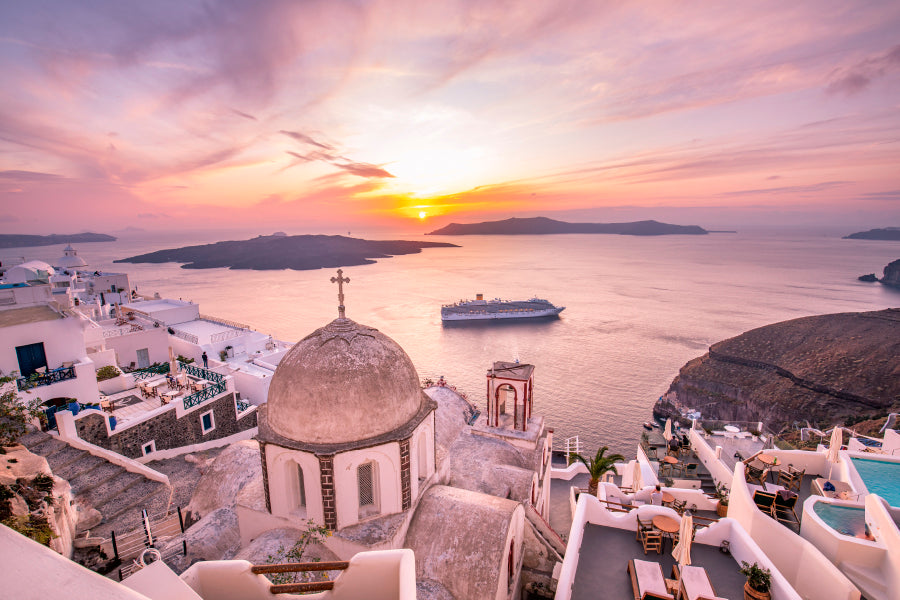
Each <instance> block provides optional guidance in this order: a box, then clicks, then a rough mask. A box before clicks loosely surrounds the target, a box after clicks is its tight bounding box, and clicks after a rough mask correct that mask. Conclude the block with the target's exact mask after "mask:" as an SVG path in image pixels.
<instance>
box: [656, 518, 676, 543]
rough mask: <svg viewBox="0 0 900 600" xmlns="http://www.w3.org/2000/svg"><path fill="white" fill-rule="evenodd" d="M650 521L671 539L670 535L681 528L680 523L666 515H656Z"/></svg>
mask: <svg viewBox="0 0 900 600" xmlns="http://www.w3.org/2000/svg"><path fill="white" fill-rule="evenodd" d="M652 523H653V526H654V527H656V528H657V529H659V530H660V531H661V532H662V534H663V535H664V536H665V537H667V538H669V539H672V536H673V535H674V534H675V533H677V532H678V530H679V529H680V528H681V523H679V522H678V521H676V520H675V519H673V518H672V517H667V516H666V515H656V516H655V517H653V521H652Z"/></svg>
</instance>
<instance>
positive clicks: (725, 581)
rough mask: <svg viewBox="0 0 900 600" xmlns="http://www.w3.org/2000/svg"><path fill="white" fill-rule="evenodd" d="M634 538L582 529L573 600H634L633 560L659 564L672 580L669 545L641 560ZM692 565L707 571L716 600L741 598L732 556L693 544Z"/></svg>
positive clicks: (630, 533)
mask: <svg viewBox="0 0 900 600" xmlns="http://www.w3.org/2000/svg"><path fill="white" fill-rule="evenodd" d="M634 535H635V532H634V531H629V530H624V529H615V528H612V527H602V526H600V525H591V524H588V525H587V526H586V527H585V530H584V539H583V542H582V545H581V554H580V559H579V562H578V569H577V571H576V573H575V581H574V583H573V585H572V600H587V599H591V600H596V599H597V598H605V599H609V600H633V598H634V593H633V592H632V588H631V578H630V577H629V576H628V571H627V568H628V561H629V560H631V559H633V558H636V559H639V560H648V561H653V562H658V563H660V565H661V566H662V571H663V575H664V576H665V577H667V578H671V577H672V565H673V564H674V563H675V560H674V559H673V558H672V543H671V541H668V540H667V541H666V543H665V548H664V550H663V553H662V554H656V553H655V552H651V553H650V554H648V555H646V556H644V550H643V547H642V546H641V544H640V542H638V541H636V540H635V539H634ZM691 564H692V565H694V566H697V567H703V568H704V569H706V572H707V574H708V575H709V578H710V580H711V581H712V584H713V588H714V589H715V592H716V594H717V595H718V596H719V597H722V598H730V599H732V600H740V599H741V598H743V597H744V582H745V581H747V579H746V578H745V577H744V576H743V575H741V574H740V573H739V572H738V569H739V568H740V565H739V564H738V563H737V562H735V560H734V559H733V558H732V557H731V556H726V555H724V554H722V553H721V552H719V548H718V547H717V546H705V545H703V544H696V543H695V544H693V545H692V546H691Z"/></svg>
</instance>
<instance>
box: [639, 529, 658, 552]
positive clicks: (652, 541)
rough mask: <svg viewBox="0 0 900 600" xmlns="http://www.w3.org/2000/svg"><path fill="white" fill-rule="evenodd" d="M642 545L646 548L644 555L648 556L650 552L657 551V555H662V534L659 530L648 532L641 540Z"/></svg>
mask: <svg viewBox="0 0 900 600" xmlns="http://www.w3.org/2000/svg"><path fill="white" fill-rule="evenodd" d="M641 544H642V545H643V546H644V554H647V552H648V551H649V550H656V553H657V554H662V545H663V536H662V533H661V532H660V531H657V530H653V531H648V532H647V533H645V534H644V536H643V538H642V539H641Z"/></svg>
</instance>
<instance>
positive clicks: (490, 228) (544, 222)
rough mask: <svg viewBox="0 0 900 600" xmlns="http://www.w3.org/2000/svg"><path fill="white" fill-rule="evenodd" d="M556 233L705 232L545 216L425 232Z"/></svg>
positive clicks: (687, 227)
mask: <svg viewBox="0 0 900 600" xmlns="http://www.w3.org/2000/svg"><path fill="white" fill-rule="evenodd" d="M557 233H612V234H617V235H706V234H707V233H709V232H708V231H706V230H705V229H703V228H702V227H699V226H697V225H670V224H669V223H660V222H659V221H635V222H633V223H567V222H565V221H557V220H555V219H549V218H547V217H531V218H526V219H522V218H517V217H513V218H511V219H506V220H504V221H485V222H482V223H451V224H449V225H447V226H446V227H442V228H440V229H436V230H435V231H432V232H430V233H428V234H426V235H549V234H557Z"/></svg>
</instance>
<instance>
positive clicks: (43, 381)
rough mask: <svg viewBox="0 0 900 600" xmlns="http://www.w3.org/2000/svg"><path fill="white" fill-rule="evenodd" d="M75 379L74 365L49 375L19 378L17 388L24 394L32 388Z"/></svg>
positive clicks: (50, 372) (41, 374) (49, 372)
mask: <svg viewBox="0 0 900 600" xmlns="http://www.w3.org/2000/svg"><path fill="white" fill-rule="evenodd" d="M75 377H76V375H75V366H74V365H72V366H68V367H60V368H59V369H53V370H52V371H48V372H47V373H34V374H33V375H30V376H29V377H19V378H18V379H17V380H16V386H17V387H18V388H19V391H22V392H24V391H25V390H30V389H32V388H36V387H42V386H45V385H53V384H54V383H59V382H60V381H67V380H69V379H75Z"/></svg>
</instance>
